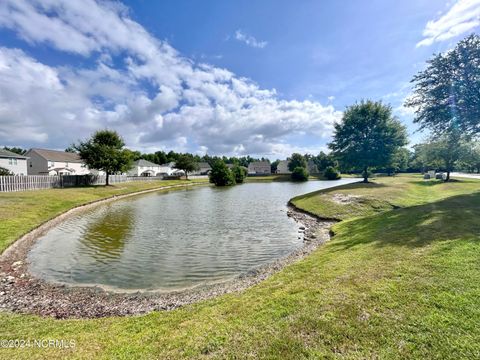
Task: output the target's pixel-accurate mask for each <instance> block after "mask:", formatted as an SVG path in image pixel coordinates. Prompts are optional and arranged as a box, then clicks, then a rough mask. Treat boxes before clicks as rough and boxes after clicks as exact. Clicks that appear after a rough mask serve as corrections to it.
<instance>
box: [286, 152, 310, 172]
mask: <svg viewBox="0 0 480 360" xmlns="http://www.w3.org/2000/svg"><path fill="white" fill-rule="evenodd" d="M297 167H302V168H304V169H306V168H307V160H305V158H304V157H303V155H302V154H298V153H293V154H292V156H291V157H290V161H289V163H288V170H290V171H292V172H293V170H295V168H297Z"/></svg>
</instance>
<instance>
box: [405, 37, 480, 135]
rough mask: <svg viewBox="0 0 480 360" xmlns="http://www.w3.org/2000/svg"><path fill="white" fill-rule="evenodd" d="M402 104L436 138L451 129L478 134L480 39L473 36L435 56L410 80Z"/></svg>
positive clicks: (479, 124) (479, 117)
mask: <svg viewBox="0 0 480 360" xmlns="http://www.w3.org/2000/svg"><path fill="white" fill-rule="evenodd" d="M411 82H412V83H414V84H415V85H414V94H413V96H412V97H410V98H409V99H408V100H407V101H406V103H405V105H406V106H408V107H412V108H413V109H415V120H414V121H415V122H416V123H419V124H420V127H421V128H422V129H424V128H426V129H429V130H431V131H432V132H433V133H435V134H436V135H440V134H445V133H446V132H450V131H451V130H452V129H453V130H455V129H456V130H460V131H462V132H464V133H465V134H470V135H475V134H480V37H479V36H478V35H475V34H472V35H470V36H468V37H467V38H465V39H464V40H462V41H460V42H459V43H458V44H457V45H456V47H455V48H454V49H452V50H449V51H447V52H445V53H444V54H436V55H434V57H433V58H432V59H430V60H429V61H428V62H427V67H426V69H425V70H422V71H420V72H419V73H418V74H417V75H415V76H414V77H413V79H412V81H411Z"/></svg>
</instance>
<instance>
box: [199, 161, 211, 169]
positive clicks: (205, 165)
mask: <svg viewBox="0 0 480 360" xmlns="http://www.w3.org/2000/svg"><path fill="white" fill-rule="evenodd" d="M198 166H199V167H200V169H211V167H210V164H209V163H208V162H199V163H198Z"/></svg>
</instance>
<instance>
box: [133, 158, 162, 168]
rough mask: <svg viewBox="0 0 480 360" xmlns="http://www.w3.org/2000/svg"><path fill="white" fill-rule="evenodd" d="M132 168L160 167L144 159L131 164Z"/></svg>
mask: <svg viewBox="0 0 480 360" xmlns="http://www.w3.org/2000/svg"><path fill="white" fill-rule="evenodd" d="M133 165H134V166H141V167H147V166H155V167H160V165H158V164H155V163H153V162H151V161H148V160H145V159H139V160H137V161H134V162H133Z"/></svg>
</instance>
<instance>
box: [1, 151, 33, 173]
mask: <svg viewBox="0 0 480 360" xmlns="http://www.w3.org/2000/svg"><path fill="white" fill-rule="evenodd" d="M27 159H28V158H27V157H26V156H22V155H18V154H15V153H14V152H11V151H8V150H3V149H0V167H1V168H4V169H7V170H8V171H10V172H11V173H12V174H13V175H27Z"/></svg>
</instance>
